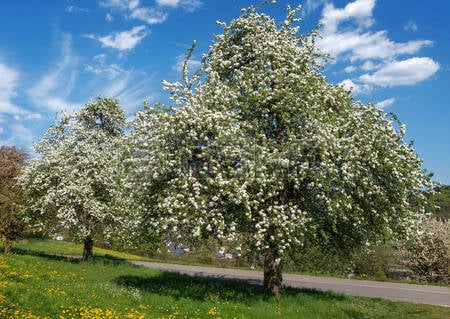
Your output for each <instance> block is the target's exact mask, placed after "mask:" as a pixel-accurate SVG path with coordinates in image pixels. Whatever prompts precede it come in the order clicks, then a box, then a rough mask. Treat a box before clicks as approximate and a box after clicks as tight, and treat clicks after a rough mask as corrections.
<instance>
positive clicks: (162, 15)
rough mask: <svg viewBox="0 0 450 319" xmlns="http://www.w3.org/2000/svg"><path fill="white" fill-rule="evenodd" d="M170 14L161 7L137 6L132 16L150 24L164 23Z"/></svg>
mask: <svg viewBox="0 0 450 319" xmlns="http://www.w3.org/2000/svg"><path fill="white" fill-rule="evenodd" d="M168 16H169V14H168V13H167V12H164V11H162V10H161V9H158V8H147V7H142V8H136V9H134V10H133V11H132V12H131V14H130V17H132V18H135V19H139V20H141V21H144V22H146V23H148V24H158V23H162V22H164V21H166V20H167V18H168Z"/></svg>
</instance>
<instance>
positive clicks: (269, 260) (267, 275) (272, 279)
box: [264, 246, 283, 296]
mask: <svg viewBox="0 0 450 319" xmlns="http://www.w3.org/2000/svg"><path fill="white" fill-rule="evenodd" d="M282 272H283V264H282V261H281V254H280V252H279V251H278V249H277V248H276V247H273V246H269V248H267V249H266V251H265V254H264V288H265V289H266V290H267V292H269V293H270V294H272V295H274V296H279V295H280V294H281V289H282V284H283V274H282Z"/></svg>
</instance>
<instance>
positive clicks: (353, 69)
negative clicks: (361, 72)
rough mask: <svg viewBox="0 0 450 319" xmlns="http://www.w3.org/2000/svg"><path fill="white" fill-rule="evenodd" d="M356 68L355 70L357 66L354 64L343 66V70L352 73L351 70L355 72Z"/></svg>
mask: <svg viewBox="0 0 450 319" xmlns="http://www.w3.org/2000/svg"><path fill="white" fill-rule="evenodd" d="M356 70H357V68H356V67H355V66H354V65H349V66H346V67H345V69H344V72H345V73H352V72H355V71H356Z"/></svg>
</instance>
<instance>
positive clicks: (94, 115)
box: [20, 98, 127, 258]
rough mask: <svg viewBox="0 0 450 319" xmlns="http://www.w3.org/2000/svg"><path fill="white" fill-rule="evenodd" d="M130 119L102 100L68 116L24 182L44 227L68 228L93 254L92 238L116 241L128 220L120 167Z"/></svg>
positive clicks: (42, 146) (42, 145) (47, 138)
mask: <svg viewBox="0 0 450 319" xmlns="http://www.w3.org/2000/svg"><path fill="white" fill-rule="evenodd" d="M124 125H125V115H124V112H123V111H122V109H121V108H120V107H119V104H118V102H117V101H116V100H113V99H109V98H98V99H97V101H96V102H90V103H87V104H86V105H85V106H84V107H83V108H82V109H81V110H80V111H79V112H76V113H73V114H71V115H66V114H63V115H62V116H61V118H60V120H59V121H57V123H55V125H53V126H52V127H50V128H49V129H48V130H47V132H46V133H45V135H44V137H43V138H42V139H41V140H40V141H39V143H38V144H37V145H36V146H35V150H36V152H37V153H38V154H39V155H40V157H38V158H36V159H33V160H32V161H30V162H29V163H28V164H27V166H26V167H25V169H24V173H23V174H22V176H21V178H20V181H21V184H22V186H23V189H24V193H25V195H26V197H27V200H28V201H27V203H28V205H29V207H30V210H31V217H32V219H33V220H36V222H39V223H40V226H41V227H43V228H46V229H49V230H52V231H57V230H60V229H67V230H69V231H70V233H71V235H72V236H73V237H75V238H76V239H78V240H83V241H84V244H85V254H84V257H85V258H89V257H90V255H92V238H93V237H94V236H95V235H96V234H101V235H102V236H105V237H107V238H109V237H111V236H112V235H113V234H114V233H115V230H116V229H117V228H125V229H127V226H126V225H120V227H115V226H117V224H120V222H121V221H122V220H123V219H122V218H121V216H122V214H123V211H122V210H121V208H120V205H119V204H120V201H119V200H118V199H119V194H120V191H119V190H120V176H119V175H118V173H119V171H120V170H119V168H118V165H117V164H116V154H117V153H118V149H119V145H118V143H117V142H118V141H119V139H120V138H121V136H122V135H123V127H124Z"/></svg>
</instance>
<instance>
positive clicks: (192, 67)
mask: <svg viewBox="0 0 450 319" xmlns="http://www.w3.org/2000/svg"><path fill="white" fill-rule="evenodd" d="M175 60H176V63H175V64H174V65H172V70H175V71H178V72H181V70H182V69H183V64H184V61H185V60H186V55H185V54H180V55H179V56H177V57H176V58H175ZM201 65H202V61H200V60H197V59H195V58H191V59H189V61H188V67H187V69H188V72H195V71H197V70H198V68H200V66H201Z"/></svg>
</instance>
